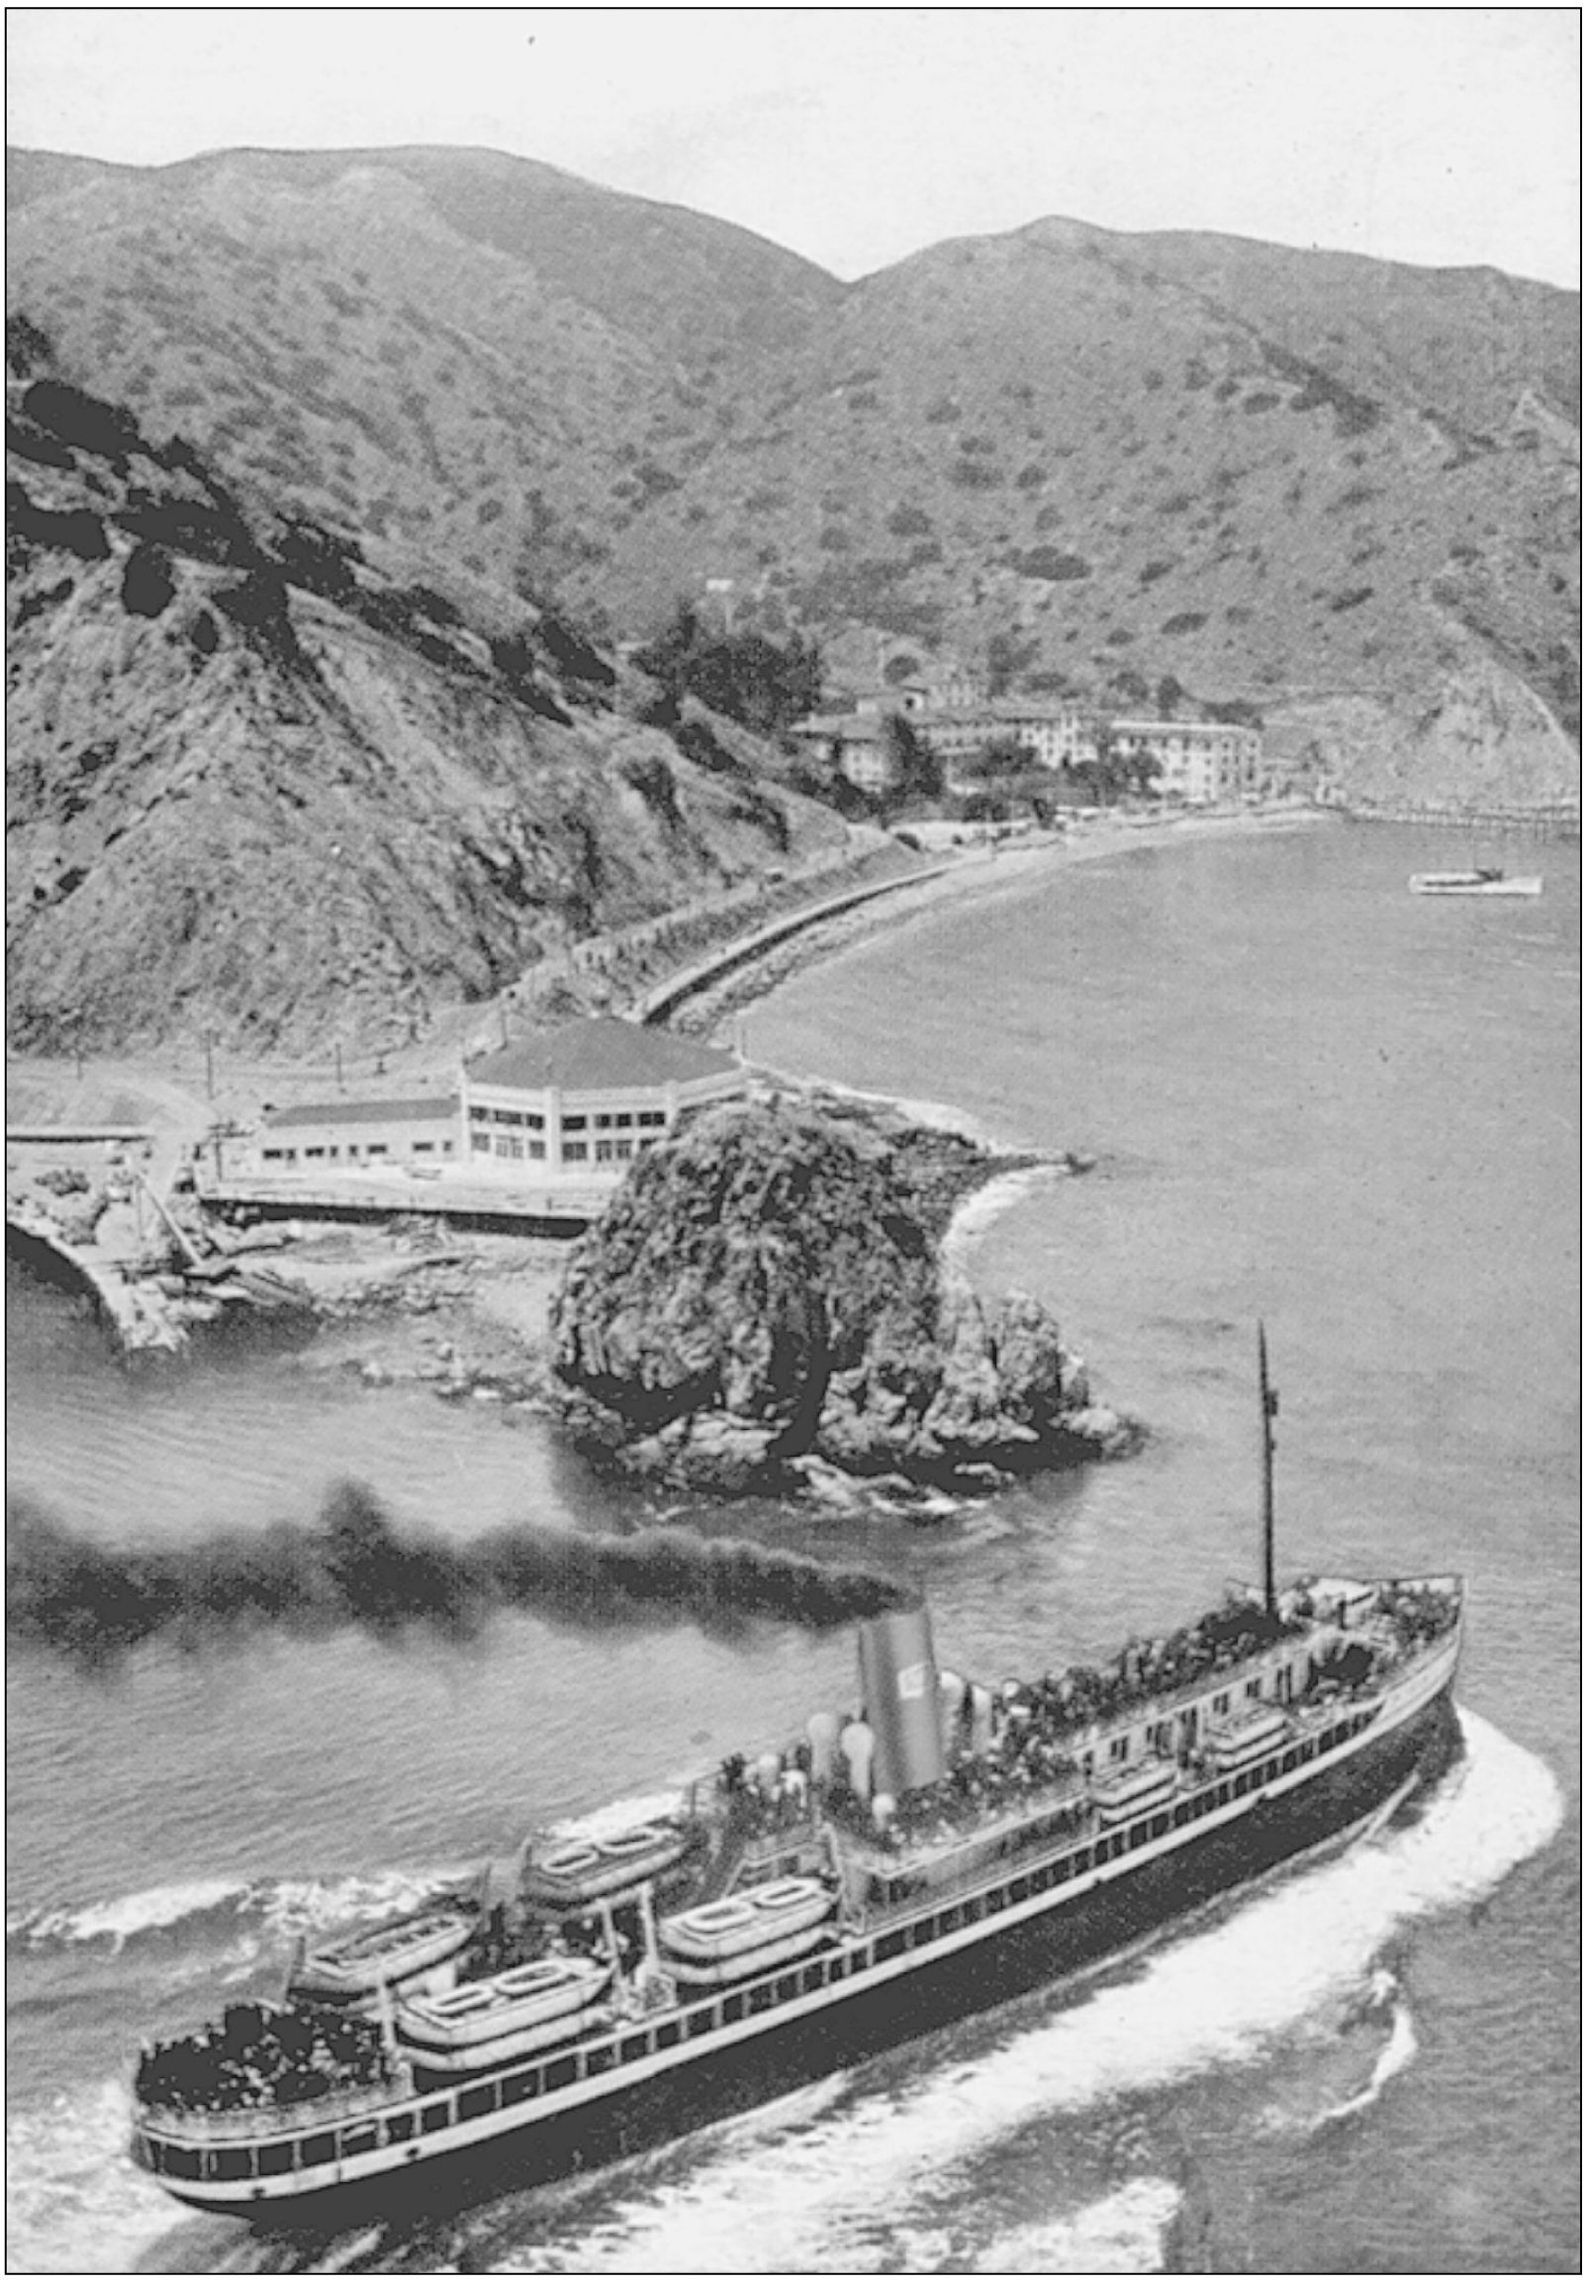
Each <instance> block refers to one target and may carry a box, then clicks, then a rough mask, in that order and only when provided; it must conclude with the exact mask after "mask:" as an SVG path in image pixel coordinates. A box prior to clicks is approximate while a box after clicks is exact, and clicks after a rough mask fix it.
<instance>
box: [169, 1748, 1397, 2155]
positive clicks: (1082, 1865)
mask: <svg viewBox="0 0 1589 2285" xmlns="http://www.w3.org/2000/svg"><path fill="white" fill-rule="evenodd" d="M1356 1726H1357V1725H1355V1724H1353V1723H1350V1722H1342V1723H1339V1724H1338V1725H1337V1726H1336V1727H1335V1728H1333V1729H1329V1730H1326V1731H1324V1732H1323V1733H1322V1734H1321V1735H1320V1736H1319V1737H1317V1738H1310V1739H1309V1740H1308V1741H1307V1742H1306V1743H1305V1744H1303V1745H1297V1746H1291V1747H1289V1748H1288V1749H1287V1750H1286V1752H1285V1753H1283V1754H1276V1755H1275V1756H1274V1757H1273V1758H1272V1759H1270V1760H1268V1761H1264V1762H1258V1763H1255V1764H1254V1766H1253V1767H1252V1768H1251V1769H1245V1770H1240V1771H1237V1772H1236V1773H1234V1774H1233V1775H1232V1776H1230V1777H1228V1778H1224V1779H1222V1780H1221V1781H1220V1783H1219V1784H1218V1785H1214V1786H1209V1787H1208V1788H1207V1789H1206V1790H1205V1791H1204V1792H1203V1793H1201V1794H1198V1795H1195V1796H1193V1797H1191V1798H1189V1799H1187V1800H1185V1801H1179V1802H1177V1803H1176V1804H1175V1806H1174V1807H1173V1809H1172V1808H1165V1809H1160V1810H1156V1811H1155V1812H1154V1813H1153V1814H1152V1815H1151V1816H1148V1817H1141V1818H1139V1819H1138V1820H1137V1821H1136V1822H1135V1823H1134V1824H1132V1825H1130V1826H1124V1825H1122V1826H1121V1827H1120V1828H1119V1830H1118V1831H1116V1832H1113V1833H1105V1834H1104V1835H1103V1836H1102V1838H1101V1839H1099V1840H1097V1841H1095V1842H1091V1843H1089V1845H1088V1846H1087V1847H1086V1848H1083V1849H1077V1850H1074V1851H1073V1852H1072V1853H1071V1854H1070V1855H1069V1856H1064V1857H1057V1858H1055V1860H1054V1861H1053V1863H1051V1864H1046V1865H1042V1866H1039V1867H1038V1869H1037V1870H1036V1871H1034V1872H1028V1873H1019V1874H1017V1875H1016V1877H1015V1878H1014V1879H1013V1880H1009V1881H1005V1882H1002V1883H1000V1884H999V1885H998V1886H996V1887H993V1888H988V1889H983V1890H981V1891H980V1892H979V1893H977V1894H975V1895H972V1896H968V1897H965V1898H963V1899H962V1900H961V1901H960V1902H959V1903H957V1904H949V1905H945V1906H944V1907H943V1909H942V1910H941V1911H938V1912H933V1913H929V1914H924V1915H923V1917H922V1918H921V1919H920V1920H915V1921H912V1922H911V1923H910V1924H909V1926H908V1927H904V1928H894V1929H891V1930H889V1932H888V1933H887V1934H886V1935H883V1936H878V1937H876V1938H874V1939H873V1941H872V1942H871V1943H869V1944H860V1945H856V1946H855V1947H854V1949H853V1950H850V1951H847V1952H841V1951H834V1952H826V1953H823V1954H820V1955H819V1956H818V1957H817V1958H816V1959H812V1960H806V1961H804V1962H803V1963H802V1964H801V1965H800V1966H799V1967H797V1968H787V1969H785V1970H784V1972H783V1973H782V1974H781V1975H777V1976H768V1977H765V1978H763V1979H762V1980H761V1981H760V1982H758V1983H752V1984H746V1985H744V1986H743V1987H742V1988H741V1989H740V1990H738V1991H730V1992H724V1993H723V1994H722V1996H721V1997H720V1998H718V1999H714V2000H711V2001H709V2002H707V2003H706V2004H705V2005H703V2006H700V2007H694V2008H691V2009H689V2010H688V2011H687V2012H686V2013H685V2014H683V2015H675V2016H670V2017H667V2018H665V2019H664V2020H663V2021H661V2022H659V2023H655V2024H652V2025H650V2026H649V2027H648V2028H647V2029H645V2030H644V2031H634V2032H630V2033H628V2034H627V2035H626V2036H625V2037H623V2038H621V2039H609V2040H604V2041H601V2042H598V2043H597V2044H595V2045H592V2046H588V2047H584V2048H575V2049H573V2050H571V2051H570V2052H569V2053H568V2054H565V2055H555V2056H553V2057H552V2058H551V2060H550V2061H548V2062H545V2063H538V2064H532V2065H530V2066H529V2067H527V2068H526V2069H524V2070H522V2071H510V2072H506V2073H504V2074H503V2075H501V2076H500V2077H497V2078H494V2079H485V2080H482V2081H480V2082H479V2083H478V2084H477V2085H473V2086H467V2087H460V2088H458V2089H457V2090H456V2091H455V2092H453V2093H451V2094H446V2095H439V2096H437V2097H436V2099H435V2100H433V2101H430V2102H420V2103H417V2104H416V2105H415V2107H414V2109H413V2110H404V2111H393V2112H390V2113H388V2114H387V2115H385V2116H384V2117H382V2118H379V2119H364V2120H360V2121H357V2122H356V2123H354V2124H352V2125H349V2126H344V2127H342V2128H340V2129H335V2128H329V2127H328V2128H326V2129H324V2130H322V2131H321V2132H319V2133H316V2134H307V2135H304V2136H302V2137H300V2138H299V2139H297V2140H293V2141H282V2142H268V2143H263V2144H258V2145H248V2144H244V2145H240V2146H237V2147H233V2148H226V2147H224V2146H223V2147H221V2148H218V2149H213V2150H203V2151H200V2150H187V2149H183V2148H181V2147H180V2146H179V2145H177V2144H174V2143H168V2142H164V2141H162V2140H160V2139H158V2138H157V2137H155V2136H152V2135H146V2136H145V2137H144V2138H143V2139H144V2144H145V2148H146V2151H147V2154H148V2163H149V2166H150V2170H151V2171H152V2172H154V2173H157V2174H168V2175H170V2176H172V2177H173V2178H174V2179H177V2180H180V2181H188V2182H197V2181H200V2180H203V2181H209V2182H248V2181H253V2180H256V2179H258V2180H269V2179H271V2178H273V2177H275V2176H278V2175H283V2174H292V2173H296V2172H298V2171H300V2170H301V2169H305V2168H308V2167H311V2166H329V2165H331V2164H332V2163H333V2162H334V2161H336V2160H337V2159H339V2158H341V2159H349V2158H357V2157H361V2156H363V2155H364V2154H365V2153H366V2152H368V2151H371V2150H376V2149H381V2148H385V2149H391V2148H395V2147H398V2146H401V2145H402V2144H404V2143H409V2142H413V2141H415V2140H417V2139H418V2138H419V2137H421V2136H424V2135H427V2134H439V2133H441V2132H442V2131H443V2130H444V2129H445V2128H447V2127H451V2126H458V2125H461V2124H465V2123H467V2122H468V2121H470V2120H472V2119H478V2118H488V2117H489V2116H490V2115H491V2114H492V2112H494V2111H498V2110H509V2109H512V2108H513V2107H514V2106H515V2105H516V2104H518V2103H523V2102H534V2101H535V2100H537V2099H538V2098H539V2097H540V2096H542V2095H548V2094H555V2093H557V2092H558V2091H559V2089H561V2088H563V2087H568V2086H572V2085H574V2084H575V2082H576V2081H580V2080H589V2079H595V2078H599V2077H601V2076H602V2075H603V2074H604V2073H606V2072H607V2071H611V2070H615V2069H618V2068H619V2067H621V2066H622V2065H623V2064H626V2063H637V2062H639V2061H641V2060H642V2059H643V2058H644V2057H645V2056H647V2055H653V2054H657V2053H660V2052H662V2051H663V2050H664V2049H667V2048H670V2047H677V2046H678V2045H680V2044H681V2042H683V2041H685V2040H688V2039H698V2038H701V2037H703V2036H704V2035H705V2034H706V2033H708V2032H712V2031H719V2030H721V2029H723V2027H724V2026H725V2025H728V2024H734V2023H743V2022H744V2021H745V2020H746V2019H747V2018H748V2017H750V2016H753V2015H765V2014H766V2013H768V2011H769V2010H771V2009H773V2008H778V2007H784V2006H787V2005H788V2004H789V2002H791V2001H792V2000H796V1999H800V1998H803V1997H805V1996H806V1995H807V1994H809V1993H811V1992H814V1991H820V1990H821V1989H822V1988H823V1986H824V1985H827V1984H835V1983H843V1982H844V1981H846V1980H847V1979H848V1978H849V1977H851V1976H856V1975H861V1974H864V1973H865V1971H866V1970H867V1969H869V1968H871V1967H873V1966H875V1965H877V1964H878V1963H879V1962H881V1961H883V1960H893V1959H898V1958H899V1957H900V1955H901V1954H902V1953H905V1952H913V1951H918V1950H921V1949H923V1948H924V1947H925V1946H927V1945H930V1944H933V1943H936V1942H937V1941H938V1939H939V1938H940V1937H943V1936H949V1935H953V1934H954V1932H955V1931H956V1930H957V1929H960V1928H968V1927H971V1926H973V1925H974V1924H975V1923H976V1922H978V1921H980V1920H985V1919H989V1918H994V1917H996V1916H997V1915H998V1914H999V1913H1001V1912H1003V1911H1006V1910H1007V1909H1008V1908H1009V1907H1010V1906H1011V1905H1014V1904H1024V1903H1026V1902H1027V1901H1028V1899H1029V1898H1031V1897H1033V1896H1041V1895H1044V1894H1046V1893H1047V1892H1048V1891H1049V1890H1050V1889H1055V1888H1063V1887H1065V1886H1066V1885H1067V1884H1068V1883H1069V1882H1070V1881H1073V1880H1075V1879H1077V1878H1078V1877H1079V1876H1080V1875H1081V1874H1083V1873H1086V1872H1090V1871H1093V1870H1095V1869H1096V1868H1097V1867H1099V1866H1101V1865H1105V1864H1109V1863H1112V1862H1113V1861H1114V1859H1115V1858H1117V1857H1121V1856H1124V1855H1125V1854H1126V1853H1127V1852H1128V1851H1130V1850H1135V1849H1139V1848H1141V1847H1142V1846H1143V1845H1144V1844H1145V1843H1146V1842H1148V1841H1150V1840H1157V1839H1159V1838H1160V1836H1161V1835H1162V1834H1164V1833H1166V1832H1168V1831H1169V1830H1170V1828H1171V1827H1172V1826H1181V1825H1187V1824H1191V1823H1193V1822H1194V1821H1195V1820H1196V1819H1197V1818H1200V1817H1206V1816H1207V1815H1209V1814H1210V1812H1211V1811H1212V1810H1214V1809H1217V1808H1223V1807H1224V1806H1225V1805H1226V1804H1227V1803H1228V1802H1230V1801H1232V1800H1235V1799H1237V1798H1238V1797H1240V1796H1241V1795H1243V1794H1247V1793H1251V1792H1253V1791H1254V1790H1255V1789H1256V1788H1258V1787H1260V1786H1263V1785H1267V1784H1270V1783H1271V1782H1272V1781H1273V1780H1274V1779H1275V1778H1277V1777H1281V1776H1284V1775H1285V1774H1286V1773H1287V1772H1288V1771H1290V1770H1293V1769H1295V1768H1296V1767H1297V1766H1298V1764H1299V1763H1301V1762H1304V1761H1311V1760H1312V1759H1313V1758H1314V1757H1315V1756H1316V1755H1318V1754H1322V1753H1328V1752H1329V1751H1330V1749H1331V1748H1332V1747H1333V1746H1337V1745H1339V1744H1341V1743H1342V1741H1343V1740H1344V1739H1345V1738H1346V1737H1347V1736H1348V1735H1349V1734H1350V1732H1351V1730H1352V1729H1353V1728H1354V1727H1356Z"/></svg>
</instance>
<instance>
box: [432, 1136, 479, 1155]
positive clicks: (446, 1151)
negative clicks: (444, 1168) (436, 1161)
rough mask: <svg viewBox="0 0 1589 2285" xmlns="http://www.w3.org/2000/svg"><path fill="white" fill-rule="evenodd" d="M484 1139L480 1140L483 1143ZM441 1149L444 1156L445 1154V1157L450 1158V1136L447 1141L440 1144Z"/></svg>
mask: <svg viewBox="0 0 1589 2285" xmlns="http://www.w3.org/2000/svg"><path fill="white" fill-rule="evenodd" d="M484 1139H485V1138H484V1137H483V1136H482V1137H481V1140H482V1141H484ZM441 1147H442V1150H443V1152H444V1154H445V1155H446V1156H447V1157H449V1158H450V1157H451V1156H452V1137H451V1135H449V1136H448V1137H447V1140H446V1141H445V1142H444V1143H443V1144H442V1146H441Z"/></svg>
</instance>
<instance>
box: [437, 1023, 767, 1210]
mask: <svg viewBox="0 0 1589 2285" xmlns="http://www.w3.org/2000/svg"><path fill="white" fill-rule="evenodd" d="M746 1087H747V1080H746V1075H745V1071H744V1068H743V1066H742V1065H740V1064H739V1063H737V1062H736V1061H735V1059H734V1058H733V1056H731V1055H725V1054H723V1053H722V1052H721V1051H720V1050H719V1049H717V1048H715V1047H703V1046H702V1045H701V1044H700V1043H699V1041H697V1040H693V1039H681V1038H679V1036H678V1035H677V1033H675V1032H670V1031H662V1030H659V1029H656V1028H654V1027H652V1026H649V1025H645V1024H633V1023H624V1022H621V1021H620V1020H619V1018H618V1017H616V1016H591V1017H584V1018H581V1019H580V1021H578V1022H577V1023H570V1024H565V1025H564V1026H563V1027H562V1029H561V1030H560V1031H555V1032H552V1033H551V1034H549V1035H548V1036H546V1037H544V1038H540V1039H529V1040H523V1041H520V1042H519V1043H517V1044H516V1045H514V1046H512V1047H504V1048H501V1049H499V1050H498V1051H497V1053H496V1054H494V1055H486V1056H482V1057H481V1058H480V1059H479V1060H478V1061H477V1062H475V1063H472V1064H466V1065H465V1066H464V1067H463V1069H462V1071H461V1072H460V1074H459V1100H460V1110H461V1116H462V1122H463V1127H464V1131H465V1133H466V1134H467V1136H468V1143H469V1166H470V1171H471V1172H472V1173H477V1174H478V1173H482V1172H487V1171H489V1172H492V1173H507V1174H517V1175H519V1176H520V1177H521V1178H523V1177H524V1176H525V1175H526V1174H530V1175H533V1176H535V1177H536V1178H539V1177H540V1176H541V1175H543V1174H545V1175H558V1174H563V1173H565V1172H572V1173H576V1174H578V1175H579V1176H581V1177H582V1178H588V1176H589V1175H590V1174H592V1173H594V1174H596V1175H597V1176H598V1177H600V1176H601V1175H602V1174H604V1173H607V1172H611V1173H612V1174H613V1175H616V1174H617V1173H618V1172H619V1171H620V1169H621V1168H622V1167H623V1166H624V1164H625V1162H626V1161H627V1160H629V1159H632V1158H634V1157H635V1156H636V1155H637V1154H638V1153H639V1152H640V1151H642V1150H645V1149H646V1148H647V1147H648V1146H649V1145H650V1144H652V1143H655V1142H660V1141H661V1139H662V1137H663V1136H664V1135H665V1134H668V1133H669V1132H671V1130H672V1129H673V1128H674V1127H676V1126H677V1125H678V1123H679V1120H680V1119H681V1118H682V1117H683V1116H684V1115H685V1113H686V1112H689V1111H693V1110H698V1109H700V1108H701V1107H702V1106H703V1105H705V1104H708V1103H722V1102H727V1101H728V1100H729V1099H730V1098H732V1097H735V1096H740V1095H743V1094H744V1093H745V1092H746Z"/></svg>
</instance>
